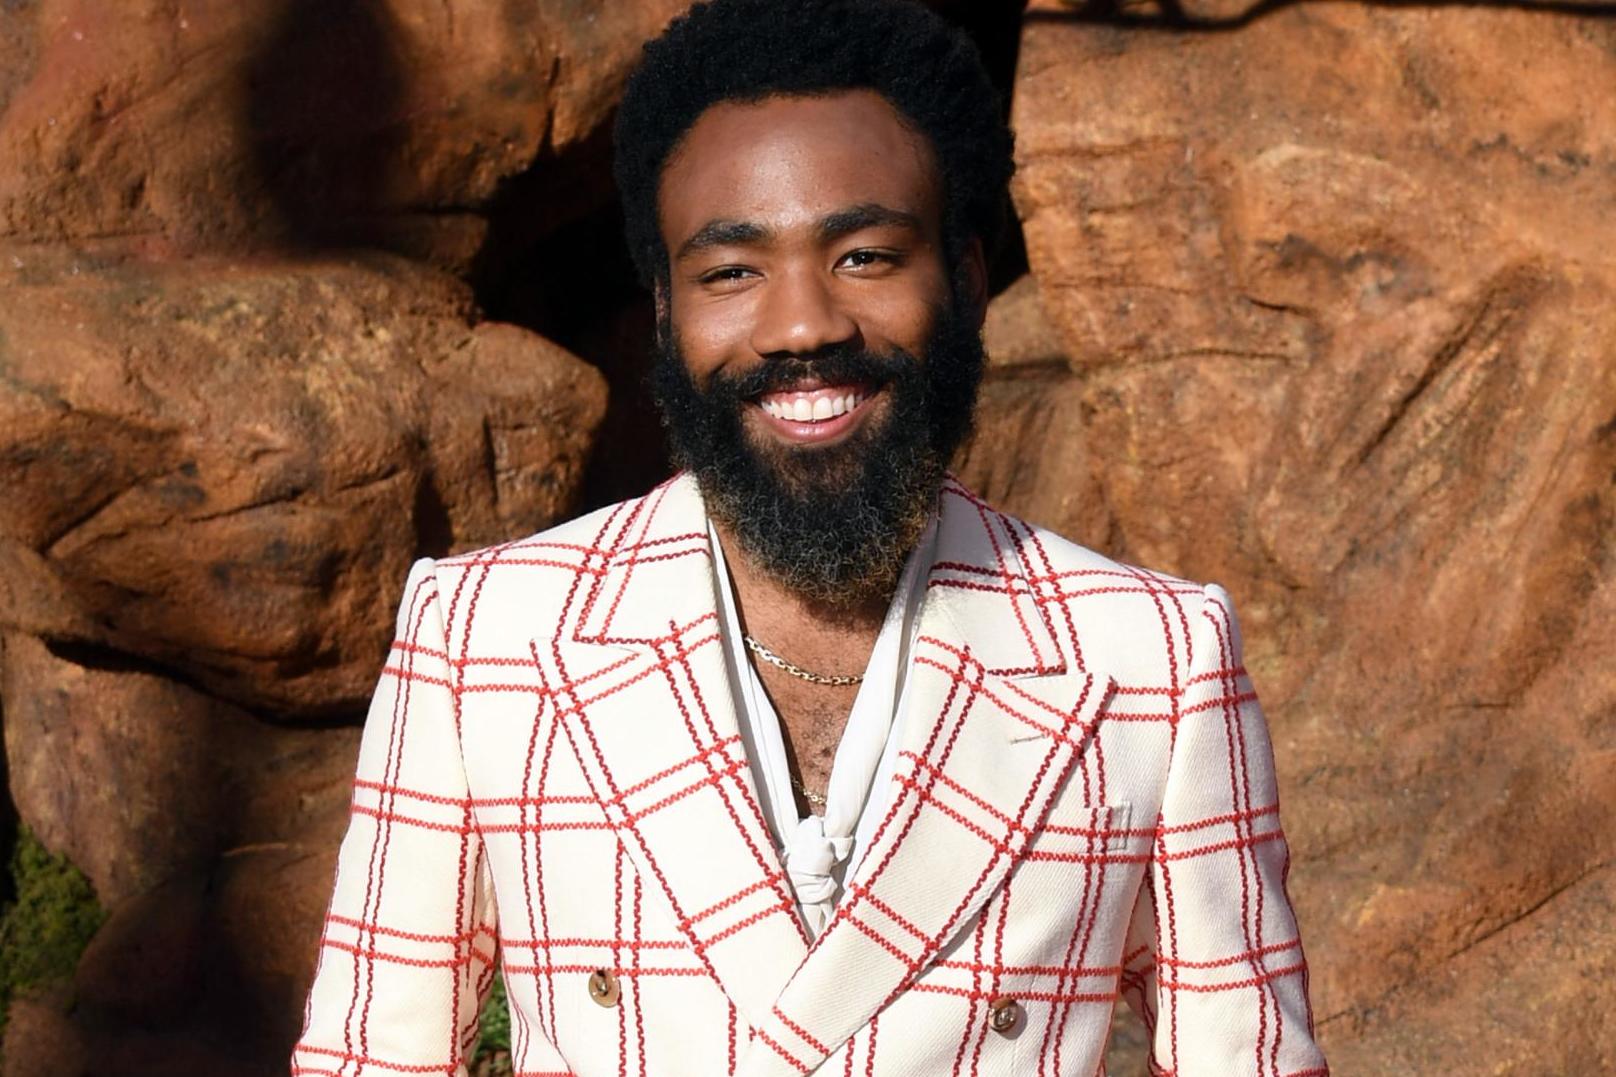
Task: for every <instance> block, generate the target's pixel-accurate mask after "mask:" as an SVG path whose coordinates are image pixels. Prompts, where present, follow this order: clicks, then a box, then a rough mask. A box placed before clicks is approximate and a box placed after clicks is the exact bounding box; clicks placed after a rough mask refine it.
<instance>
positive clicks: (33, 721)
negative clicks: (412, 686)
mask: <svg viewBox="0 0 1616 1077" xmlns="http://www.w3.org/2000/svg"><path fill="white" fill-rule="evenodd" d="M684 6H685V4H684V2H683V0H678V2H676V0H630V2H628V3H619V4H607V3H603V2H601V0H522V2H504V0H475V2H458V0H457V2H454V3H437V2H429V0H197V2H187V3H184V4H173V3H166V2H159V0H127V2H119V3H115V4H114V3H97V2H94V0H0V715H3V721H4V747H5V756H4V760H5V769H4V772H5V773H6V775H7V783H8V790H7V792H8V798H9V801H10V802H11V803H12V804H13V805H14V806H15V810H16V814H17V816H18V817H19V818H20V821H21V822H22V823H24V824H26V825H27V826H28V827H29V829H30V830H31V831H32V833H34V834H35V835H37V837H38V839H39V840H40V842H41V843H43V845H45V846H46V847H47V848H48V849H50V850H51V851H52V852H53V853H57V854H63V855H66V856H67V857H69V858H70V859H71V860H72V861H73V862H74V863H75V864H76V865H77V866H78V867H79V868H80V869H81V870H82V871H83V872H84V873H85V874H86V875H87V877H88V878H89V879H90V881H91V882H92V883H93V886H94V888H95V891H96V896H97V899H98V901H99V903H100V905H101V906H102V907H103V908H104V909H105V910H106V912H107V919H106V921H105V923H104V924H103V925H102V927H101V928H100V929H99V931H98V933H97V934H96V935H95V937H94V939H93V940H91V942H90V944H89V947H88V949H86V950H85V951H84V953H83V955H82V957H81V958H80V959H79V962H78V966H77V969H76V971H75V973H74V974H73V976H72V977H71V979H70V980H64V981H61V982H53V983H49V984H45V985H41V986H40V987H39V988H38V989H37V990H34V991H32V992H30V993H28V994H26V995H24V996H23V997H21V998H19V999H18V1000H16V1001H14V1002H13V1004H12V1005H11V1007H10V1010H9V1022H8V1024H7V1027H6V1031H5V1034H4V1035H5V1040H4V1044H3V1050H0V1057H3V1059H4V1061H3V1063H0V1074H4V1075H6V1077H11V1075H14V1074H15V1075H19V1077H22V1075H26V1077H33V1075H34V1074H38V1073H47V1072H48V1073H57V1074H63V1075H69V1074H78V1073H117V1074H119V1075H120V1077H146V1075H150V1077H174V1075H176V1074H189V1073H199V1074H201V1073H205V1074H209V1075H210V1077H257V1075H259V1074H266V1075H267V1074H278V1073H283V1072H284V1063H285V1056H286V1051H287V1050H288V1046H289V1044H290V1042H291V1040H292V1038H293V1037H294V1036H295V1033H296V1031H297V1028H298V1025H299V1023H300V1021H301V1016H302V1014H301V1007H302V1000H303V997H304V993H305V991H306V989H307V984H308V980H309V977H310V975H311V974H312V970H313V960H314V955H315V953H316V952H317V946H318V938H319V933H320V926H321V918H322V915H323V911H324V906H325V901H326V898H327V894H328V887H329V884H330V879H331V873H332V870H333V866H334V859H335V852H336V846H337V841H338V839H339V836H340V834H341V832H342V828H343V826H344V823H345V818H346V812H347V805H348V798H349V780H350V778H351V775H352V770H353V762H354V754H355V751H356V747H357V738H358V730H357V723H358V721H359V718H360V716H361V714H362V709H363V706H364V703H365V700H366V698H367V697H368V695H369V693H370V691H371V688H372V686H373V684H374V682H375V678H376V676H377V671H378V669H379V668H380V665H381V663H382V659H383V655H384V653H385V649H386V646H387V642H388V633H389V631H390V629H391V626H392V624H393V612H394V606H395V604H396V602H397V601H398V597H399V596H398V588H399V587H400V585H401V583H402V581H403V579H404V577H405V573H406V571H407V568H408V566H409V564H410V562H411V560H412V559H413V558H415V557H417V556H420V555H422V554H441V553H445V552H449V551H459V550H464V549H468V548H472V547H475V546H480V545H484V544H487V543H491V542H495V541H499V540H501V539H505V538H510V537H514V536H519V535H522V534H526V533H529V532H532V531H534V530H537V529H540V528H543V527H545V526H547V525H549V524H550V523H552V522H555V521H556V520H558V519H561V518H563V517H565V516H567V515H570V514H572V513H573V512H575V511H577V510H579V509H580V508H583V507H587V506H586V504H585V498H586V497H592V498H595V499H597V500H599V499H603V498H608V497H609V498H617V497H622V496H628V495H630V494H633V493H637V492H639V490H640V489H642V488H643V487H644V486H645V485H646V484H647V483H648V482H650V481H652V480H654V478H656V477H658V476H659V475H660V474H661V473H662V471H663V469H664V468H665V466H666V465H665V461H664V460H663V459H662V450H661V441H660V432H659V431H658V430H657V429H656V417H655V416H654V414H653V413H652V412H651V410H650V406H649V402H648V401H647V399H646V398H645V396H644V394H643V392H642V391H640V390H639V389H638V386H639V383H640V379H641V370H642V364H643V355H644V351H645V348H646V345H647V342H648V340H649V338H650V335H651V322H650V317H649V304H647V303H645V302H643V297H642V296H640V295H639V294H638V293H637V292H634V291H633V290H632V285H631V284H629V285H626V286H625V285H624V284H623V283H622V280H621V279H620V278H622V277H623V275H624V274H625V273H626V270H625V268H624V264H625V263H624V259H623V257H622V254H621V252H620V251H619V250H617V248H616V247H615V246H613V247H611V248H610V249H608V246H609V245H611V244H615V243H616V219H615V214H613V212H612V207H611V204H610V198H611V192H610V185H609V181H608V176H609V173H608V172H607V166H608V165H609V148H608V144H607V139H606V137H605V136H606V134H607V126H608V123H609V120H610V117H611V114H612V110H613V109H614V107H615V102H616V99H617V95H618V94H619V92H620V90H621V87H622V84H623V81H624V79H625V77H626V75H627V73H628V71H629V69H630V68H631V66H632V64H633V62H634V61H635V59H636V58H637V56H638V55H639V50H640V46H641V42H642V41H643V40H644V39H645V38H647V37H648V36H650V35H652V34H654V33H656V32H657V31H658V30H659V29H660V28H661V27H662V26H664V25H665V24H666V23H667V21H668V20H669V19H670V18H672V17H673V16H674V15H675V14H677V12H678V11H679V10H681V9H682V8H683V7H684ZM933 6H934V7H935V8H937V9H938V10H940V11H943V12H944V13H945V14H946V15H947V16H948V17H950V18H952V19H954V20H956V21H957V22H959V23H961V24H962V25H964V26H967V27H968V28H970V30H971V32H972V33H974V34H975V35H976V37H977V39H978V40H979V41H980V42H981V43H982V44H983V46H984V49H985V50H986V51H987V52H988V57H987V59H988V61H989V65H990V67H991V68H992V69H993V71H994V72H995V75H996V76H1003V80H1004V81H1005V82H1006V83H1007V84H1008V80H1009V77H1010V74H1009V73H1010V70H1011V67H1012V65H1013V66H1014V95H1013V120H1014V123H1015V126H1016V129H1017V139H1018V159H1019V166H1020V174H1019V177H1018V180H1017V184H1016V189H1015V201H1016V210H1017V214H1018V216H1019V218H1020V219H1021V224H1022V229H1023V232H1024V238H1025V245H1026V254H1027V261H1028V263H1029V265H1030V272H1028V273H1027V274H1026V275H1025V276H1023V277H1022V278H1021V279H1020V280H1018V281H1016V283H1014V284H1013V285H1011V286H1010V287H1009V288H1008V289H1006V290H1005V291H1003V292H1002V293H1001V294H1000V295H999V296H998V297H997V298H996V299H995V301H994V302H993V304H992V306H991V308H990V310H989V313H988V319H987V326H986V329H985V336H986V339H987V343H988V347H989V352H990V358H991V364H990V369H989V373H988V378H987V381H986V384H985V386H984V389H983V394H982V401H981V405H980V410H979V417H978V431H977V434H976V436H975V437H974V439H973V440H972V441H971V442H970V443H969V444H967V445H966V446H965V448H964V449H963V450H962V453H961V455H960V458H959V459H958V460H957V461H956V467H957V470H958V471H959V472H960V473H961V475H962V477H964V478H965V480H966V481H967V482H969V483H971V484H972V485H974V486H976V487H977V488H978V489H979V490H980V491H981V492H982V493H984V494H985V495H986V496H987V497H988V498H989V499H990V500H992V501H995V502H997V503H999V504H1001V505H1003V506H1005V507H1006V508H1008V509H1010V510H1012V511H1015V512H1018V513H1020V514H1022V515H1024V516H1027V517H1028V518H1030V519H1033V520H1036V521H1038V522H1041V523H1045V524H1048V525H1051V526H1054V527H1055V528H1057V529H1058V530H1060V531H1062V532H1064V533H1066V534H1069V535H1071V536H1073V537H1074V538H1076V539H1078V540H1080V541H1083V542H1085V543H1087V544H1089V545H1091V546H1094V547H1096V548H1098V549H1101V550H1103V551H1105V552H1107V553H1109V554H1112V555H1115V556H1120V557H1122V558H1124V559H1126V560H1130V561H1135V562H1138V563H1142V564H1147V565H1150V566H1152V567H1156V568H1160V569H1164V570H1167V571H1170V572H1175V573H1177V574H1180V575H1184V576H1188V577H1192V578H1196V579H1202V580H1216V581H1218V582H1220V583H1222V584H1224V585H1225V586H1227V587H1229V588H1230V590H1231V591H1232V592H1233V594H1234V597H1235V599H1236V601H1237V604H1238V607H1239V609H1240V611H1241V616H1242V620H1243V623H1244V628H1245V639H1246V644H1247V649H1248V653H1247V656H1246V657H1247V664H1248V666H1249V667H1250V668H1251V670H1252V673H1253V675H1254V677H1255V679H1256V681H1257V684H1258V687H1259V689H1260V690H1261V692H1262V695H1263V699H1264V701H1265V703H1266V706H1267V709H1268V712H1269V715H1270V721H1271V724H1272V727H1273V732H1274V736H1275V742H1276V751H1277V755H1278V761H1279V765H1280V771H1281V781H1282V788H1283V794H1284V809H1285V817H1286V823H1287V829H1288V831H1289V834H1290V837H1291V843H1292V852H1293V871H1292V875H1291V892H1292V896H1293V897H1294V899H1295V900H1296V903H1297V907H1298V913H1299V916H1300V918H1301V920H1302V925H1303V930H1304V937H1305V939H1306V941H1307V944H1308V950H1309V957H1310V960H1311V965H1312V986H1313V992H1314V995H1313V997H1314V1005H1315V1011H1316V1016H1317V1020H1318V1023H1319V1030H1320V1035H1321V1038H1322V1039H1323V1042H1324V1044H1325V1047H1326V1049H1327V1051H1328V1053H1329V1055H1330V1057H1331V1060H1332V1062H1333V1063H1334V1065H1335V1069H1336V1072H1338V1073H1341V1074H1365V1075H1374V1074H1388V1075H1390V1074H1406V1073H1456V1074H1457V1073H1480V1072H1486V1073H1497V1074H1518V1075H1529V1074H1531V1075H1535V1074H1556V1075H1559V1074H1574V1075H1581V1074H1585V1073H1586V1074H1594V1073H1605V1072H1612V1071H1616V1030H1613V1029H1612V1028H1611V1027H1610V1025H1609V1023H1608V1022H1604V1021H1601V1020H1599V1016H1600V1015H1602V1014H1603V1013H1605V1012H1609V1011H1611V1010H1613V1009H1616V988H1613V987H1612V984H1613V983H1616V927H1613V925H1616V867H1613V864H1616V860H1613V853H1616V672H1613V667H1612V664H1611V644H1610V641H1611V640H1612V639H1616V580H1613V576H1616V109H1612V108H1611V107H1610V104H1609V98H1610V96H1611V90H1613V89H1616V18H1611V17H1610V14H1609V11H1608V7H1609V5H1601V4H1599V3H1594V2H1587V3H1581V2H1578V0H1543V2H1541V3H1538V2H1532V0H1521V2H1520V3H1510V4H1483V3H1471V4H1465V3H1452V4H1447V3H1443V4H1424V5H1417V4H1393V3H1384V4H1383V3H1349V2H1329V3H1310V2H1295V3H1291V2H1285V0H1279V2H1274V0H1148V2H1147V0H1113V2H1109V3H1089V2H1063V0H1032V2H1031V3H1029V4H1028V5H1027V10H1026V12H1025V15H1024V17H1023V19H1022V22H1021V24H1020V27H1021V29H1020V35H1021V36H1020V48H1019V53H1018V52H1017V50H1016V49H1015V48H1013V47H1011V43H1012V42H1013V32H1014V31H1015V28H1016V27H1015V24H1014V20H1013V15H1014V10H1013V9H1012V8H1011V7H1005V8H1002V9H1001V8H1000V7H998V6H995V5H982V4H972V3H968V2H966V0H934V2H933ZM1016 7H1019V5H1016ZM1006 12H1009V14H1006ZM1017 271H1019V270H1014V271H1012V272H1017ZM614 274H616V277H614ZM614 281H616V283H614ZM490 312H493V313H497V314H498V318H495V317H492V316H491V313H490ZM499 319H509V320H508V321H505V320H499ZM516 322H520V323H521V324H520V325H518V324H514V323H516ZM524 326H526V327H524ZM528 327H537V329H538V330H539V332H535V331H534V329H533V328H528ZM540 332H542V333H543V334H544V335H543V336H541V335H539V333H540ZM546 337H553V338H554V340H557V341H561V342H562V343H564V344H565V347H562V346H559V345H558V344H557V343H554V342H552V340H550V339H546ZM603 375H604V376H603ZM608 386H610V390H609V391H608ZM608 394H609V395H610V396H611V401H610V404H611V410H610V412H608V409H607V404H608V400H607V397H608ZM1147 1050H1148V1047H1147V1042H1146V1037H1145V1035H1144V1032H1143V1030H1142V1029H1141V1028H1140V1027H1138V1026H1137V1025H1136V1024H1132V1023H1128V1022H1127V1021H1126V1019H1123V1020H1122V1022H1121V1024H1120V1025H1119V1028H1118V1030H1117V1032H1116V1034H1115V1036H1114V1042H1113V1050H1112V1051H1111V1053H1110V1056H1109V1060H1108V1067H1109V1072H1111V1073H1113V1074H1116V1075H1117V1077H1136V1075H1142V1074H1143V1073H1144V1072H1145V1065H1146V1063H1145V1055H1146V1053H1147Z"/></svg>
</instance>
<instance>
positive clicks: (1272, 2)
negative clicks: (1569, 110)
mask: <svg viewBox="0 0 1616 1077" xmlns="http://www.w3.org/2000/svg"><path fill="white" fill-rule="evenodd" d="M1313 2H1317V0H1060V3H1059V5H1057V4H1055V3H1047V4H1044V5H1042V11H1043V12H1045V13H1046V16H1045V17H1047V13H1049V12H1052V11H1054V12H1059V13H1060V14H1061V15H1079V16H1083V15H1086V16H1089V17H1091V18H1097V19H1106V20H1112V19H1118V20H1127V19H1151V20H1170V21H1171V22H1172V23H1173V24H1174V25H1179V24H1181V23H1184V22H1186V21H1187V22H1189V23H1190V24H1192V25H1193V24H1196V23H1205V24H1208V25H1211V26H1219V25H1222V26H1228V25H1230V24H1236V23H1239V22H1240V21H1241V20H1246V19H1253V18H1257V17H1260V16H1263V15H1266V14H1268V13H1269V12H1271V11H1273V10H1275V9H1276V8H1285V7H1289V6H1291V5H1293V4H1304V3H1313ZM1482 2H1485V0H1482ZM1511 2H1512V3H1513V4H1514V5H1515V6H1520V7H1533V6H1536V7H1546V8H1553V9H1563V8H1572V9H1575V8H1578V7H1587V8H1601V9H1602V8H1608V7H1609V6H1610V5H1609V0H1511Z"/></svg>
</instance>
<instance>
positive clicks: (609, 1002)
mask: <svg viewBox="0 0 1616 1077" xmlns="http://www.w3.org/2000/svg"><path fill="white" fill-rule="evenodd" d="M622 994H623V989H622V988H621V987H619V986H618V983H617V977H616V976H614V975H612V974H611V973H610V972H607V971H606V970H605V969H596V970H595V971H594V972H592V973H590V975H589V997H590V998H592V999H594V1000H595V1005H597V1006H606V1007H608V1008H610V1007H612V1006H616V1005H617V1000H618V999H619V998H620V997H622Z"/></svg>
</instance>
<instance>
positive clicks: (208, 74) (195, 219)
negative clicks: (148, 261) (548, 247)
mask: <svg viewBox="0 0 1616 1077" xmlns="http://www.w3.org/2000/svg"><path fill="white" fill-rule="evenodd" d="M684 6H685V3H684V2H683V0H637V2H633V3H618V4H612V3H602V2H600V0H533V2H529V3H522V4H442V3H438V2H436V0H201V2H197V3H188V4H185V5H183V6H175V5H173V4H170V3H166V2H163V0H128V2H125V3H118V4H104V3H99V2H96V0H29V2H25V3H22V4H20V5H18V4H13V3H8V4H6V5H5V13H4V14H3V15H0V18H3V19H5V20H6V23H0V26H5V25H6V24H12V25H13V26H14V29H15V40H16V42H17V44H15V45H12V44H7V45H3V46H0V58H3V59H8V60H14V62H15V63H17V64H18V68H16V69H20V70H27V71H29V72H30V73H31V77H29V78H28V80H27V81H26V83H25V84H23V85H20V86H18V87H17V88H15V89H14V90H11V91H10V92H8V91H7V85H6V84H7V82H8V81H9V78H8V74H5V73H0V104H4V103H5V102H6V99H7V98H8V97H9V105H7V107H6V108H5V111H4V113H3V114H0V161H3V162H5V166H4V167H3V168H0V235H7V234H9V235H11V236H14V237H17V238H21V239H29V240H45V239H62V238H78V239H90V238H102V239H109V238H112V239H118V240H120V241H122V242H123V243H125V244H126V245H132V246H136V247H139V248H141V249H147V250H151V249H159V250H161V249H174V248H179V249H184V250H219V249H223V248H227V247H229V246H231V245H233V244H236V243H239V242H241V241H242V240H244V239H252V238H257V239H275V238H285V237H286V236H287V235H288V233H290V234H291V235H293V236H297V237H304V238H306V237H308V236H309V235H310V234H311V233H329V232H331V231H333V230H335V231H337V232H339V233H341V234H344V235H349V236H351V235H353V234H355V233H356V232H358V233H360V234H364V235H366V236H368V237H370V238H372V239H375V238H378V237H387V241H389V242H391V243H392V245H394V246H402V247H406V248H410V249H415V250H418V251H423V252H426V253H432V254H434V255H436V256H438V257H440V258H441V259H442V260H444V261H448V262H456V263H461V264H464V263H465V262H468V261H469V260H470V256H471V254H472V253H473V252H474V251H475V249H476V248H477V246H478V245H479V244H480V242H481V239H482V235H483V229H484V222H483V220H482V218H481V217H480V216H479V215H478V213H477V210H478V208H479V207H481V206H483V205H485V204H486V203H487V202H488V200H489V199H490V198H491V196H492V195H493V194H494V192H495V191H496V189H497V188H498V187H499V185H500V183H501V181H503V180H505V179H507V178H509V177H511V176H513V175H516V174H518V173H520V172H522V171H524V170H525V169H527V168H528V167H529V166H530V165H532V164H533V163H534V161H535V160H537V159H539V158H540V157H541V156H546V155H555V154H559V153H562V152H565V151H567V150H568V149H570V148H571V147H573V146H575V145H578V144H581V143H584V142H585V141H587V140H588V139H589V138H590V137H591V136H592V135H595V134H597V133H598V132H599V131H601V130H602V127H603V124H604V122H605V120H606V119H607V117H608V116H609V114H610V112H611V109H612V107H613V105H614V103H615V100H616V96H617V93H618V92H619V90H620V89H621V86H622V83H623V81H624V80H625V79H626V77H627V74H628V71H629V70H630V68H631V66H632V64H633V63H634V62H635V61H636V60H637V59H638V56H639V49H640V44H641V42H642V41H644V40H645V39H646V38H647V37H649V36H652V35H653V34H655V33H656V32H658V31H659V30H660V29H661V28H662V26H663V25H664V24H665V23H666V22H667V21H668V19H669V18H671V17H672V16H673V15H674V14H675V13H677V12H678V11H679V10H681V9H682V8H683V7H684ZM13 9H16V10H13ZM6 36H7V37H11V36H12V35H6ZM13 53H15V56H14V57H13V56H12V54H13ZM9 70H14V69H7V71H9Z"/></svg>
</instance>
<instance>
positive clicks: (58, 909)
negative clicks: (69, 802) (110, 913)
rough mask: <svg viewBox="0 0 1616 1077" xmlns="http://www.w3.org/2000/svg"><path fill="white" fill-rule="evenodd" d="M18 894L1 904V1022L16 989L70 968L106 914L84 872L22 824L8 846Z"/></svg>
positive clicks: (1, 1023) (62, 975) (68, 972)
mask: <svg viewBox="0 0 1616 1077" xmlns="http://www.w3.org/2000/svg"><path fill="white" fill-rule="evenodd" d="M10 872H11V884H12V887H13V888H14V891H15V893H16V898H15V899H14V900H12V901H10V902H8V903H7V904H6V905H5V906H4V907H3V908H0V1027H3V1026H4V1022H5V1014H6V1010H7V1009H8V1008H9V1007H10V1004H11V1000H12V999H13V998H15V997H16V996H17V994H18V993H19V992H21V991H23V990H26V989H27V988H29V987H33V986H35V985H37V984H44V983H49V982H51V981H53V980H59V979H65V978H67V977H69V976H71V975H72V974H73V969H74V967H75V966H76V965H77V964H78V960H79V957H80V955H82V954H83V953H84V948H85V946H87V945H89V942H90V937H91V936H92V935H94V934H95V932H96V929H97V928H99V927H100V926H101V922H102V920H104V919H105V918H106V915H105V913H103V912H102V911H101V906H100V905H99V904H97V902H96V900H95V890H94V889H93V888H92V887H91V886H90V880H88V879H86V878H85V877H84V873H83V872H81V871H79V869H78V868H76V867H74V866H73V864H72V862H71V861H69V860H68V859H67V858H66V857H64V856H56V855H54V854H52V853H51V852H50V850H48V849H46V848H45V847H44V846H43V845H41V844H40V843H39V839H37V838H35V837H34V835H33V834H32V833H31V832H30V831H29V830H28V828H27V827H21V828H19V829H18V831H17V843H16V845H15V846H14V847H13V848H12V851H11V863H10Z"/></svg>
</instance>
